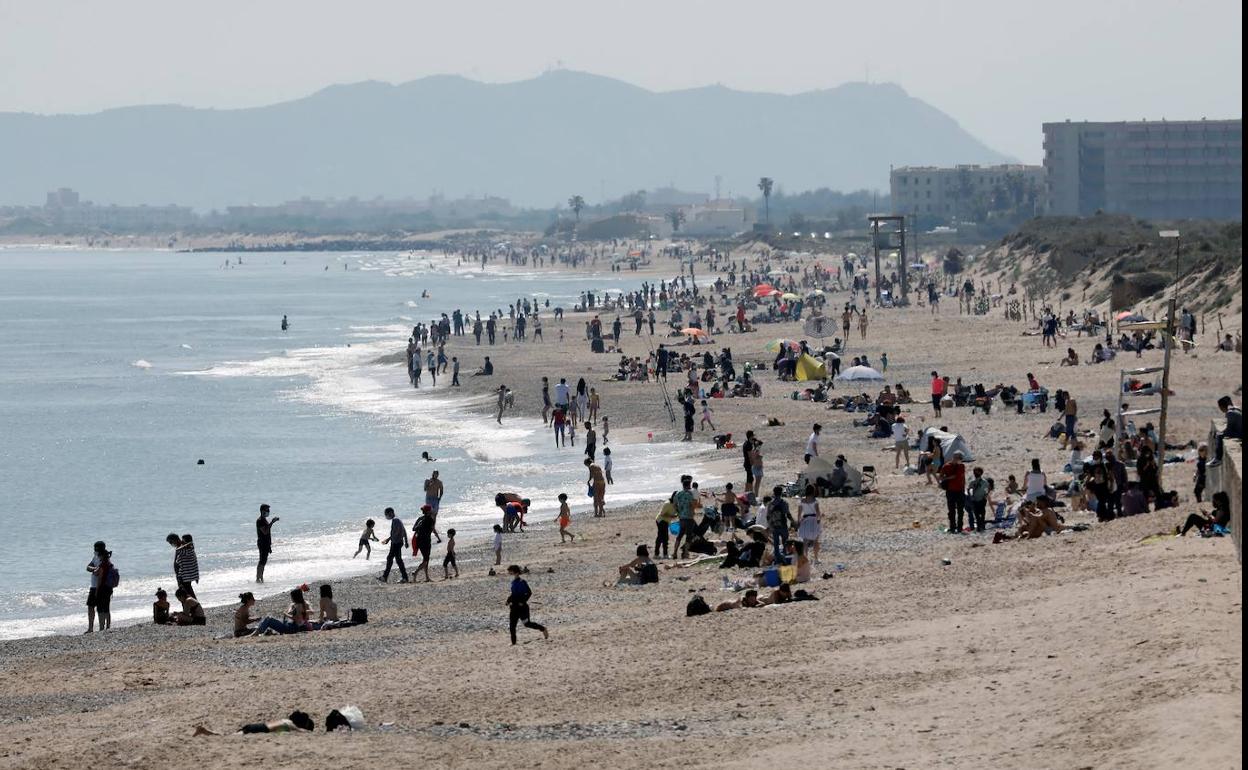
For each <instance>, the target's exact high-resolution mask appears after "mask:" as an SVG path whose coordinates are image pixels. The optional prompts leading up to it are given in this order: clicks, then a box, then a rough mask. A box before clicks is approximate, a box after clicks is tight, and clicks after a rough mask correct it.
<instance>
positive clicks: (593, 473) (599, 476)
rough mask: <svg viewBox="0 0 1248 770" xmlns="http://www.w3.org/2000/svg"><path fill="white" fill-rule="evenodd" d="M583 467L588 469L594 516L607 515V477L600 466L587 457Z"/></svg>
mask: <svg viewBox="0 0 1248 770" xmlns="http://www.w3.org/2000/svg"><path fill="white" fill-rule="evenodd" d="M585 467H586V468H587V469H588V470H589V479H588V481H587V483H588V485H589V491H590V493H591V494H592V495H593V497H594V516H595V517H598V518H601V517H603V516H606V515H607V479H606V476H605V475H604V474H603V472H602V468H601V467H599V465H598V464H597V463H595V462H594V461H593V460H591V459H589V458H588V457H586V458H585Z"/></svg>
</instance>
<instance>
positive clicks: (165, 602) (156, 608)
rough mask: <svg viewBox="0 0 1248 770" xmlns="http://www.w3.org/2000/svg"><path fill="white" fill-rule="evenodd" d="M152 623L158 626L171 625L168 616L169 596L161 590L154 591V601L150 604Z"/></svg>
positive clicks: (170, 617)
mask: <svg viewBox="0 0 1248 770" xmlns="http://www.w3.org/2000/svg"><path fill="white" fill-rule="evenodd" d="M152 622H153V623H155V624H156V625H158V626H169V625H173V617H172V616H171V615H170V614H169V594H168V592H166V591H165V589H163V588H157V589H156V601H154V602H152Z"/></svg>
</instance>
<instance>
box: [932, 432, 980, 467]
mask: <svg viewBox="0 0 1248 770" xmlns="http://www.w3.org/2000/svg"><path fill="white" fill-rule="evenodd" d="M932 436H935V437H936V440H937V441H939V442H940V449H941V451H942V452H944V456H945V457H953V453H954V452H961V453H962V460H963V462H971V461H972V460H974V459H975V456H974V455H973V454H971V448H970V447H969V446H967V445H966V439H964V438H962V437H961V436H959V435H958V434H957V433H946V432H945V431H943V430H941V429H940V428H925V429H924V430H923V432H922V433H921V434H919V449H923V448H925V447H926V446H927V440H928V439H929V438H930V437H932Z"/></svg>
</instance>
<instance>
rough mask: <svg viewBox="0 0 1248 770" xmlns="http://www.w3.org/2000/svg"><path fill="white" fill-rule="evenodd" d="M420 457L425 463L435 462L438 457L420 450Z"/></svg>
mask: <svg viewBox="0 0 1248 770" xmlns="http://www.w3.org/2000/svg"><path fill="white" fill-rule="evenodd" d="M420 459H422V460H424V461H425V462H427V463H436V462H437V461H438V458H436V457H430V456H429V453H428V452H421V453H420Z"/></svg>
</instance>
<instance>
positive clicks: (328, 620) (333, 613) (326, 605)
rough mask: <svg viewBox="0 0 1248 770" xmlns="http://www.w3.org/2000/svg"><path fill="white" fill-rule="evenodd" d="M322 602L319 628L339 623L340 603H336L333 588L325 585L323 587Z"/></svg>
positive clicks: (318, 617)
mask: <svg viewBox="0 0 1248 770" xmlns="http://www.w3.org/2000/svg"><path fill="white" fill-rule="evenodd" d="M320 590H321V602H320V608H319V609H320V612H319V613H318V615H317V620H318V622H317V624H316V627H317V628H324V627H325V626H326V624H334V623H337V622H339V618H338V603H337V602H335V601H334V588H333V586H331V585H329V584H328V583H325V584H323V585H322V586H321V589H320Z"/></svg>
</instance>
